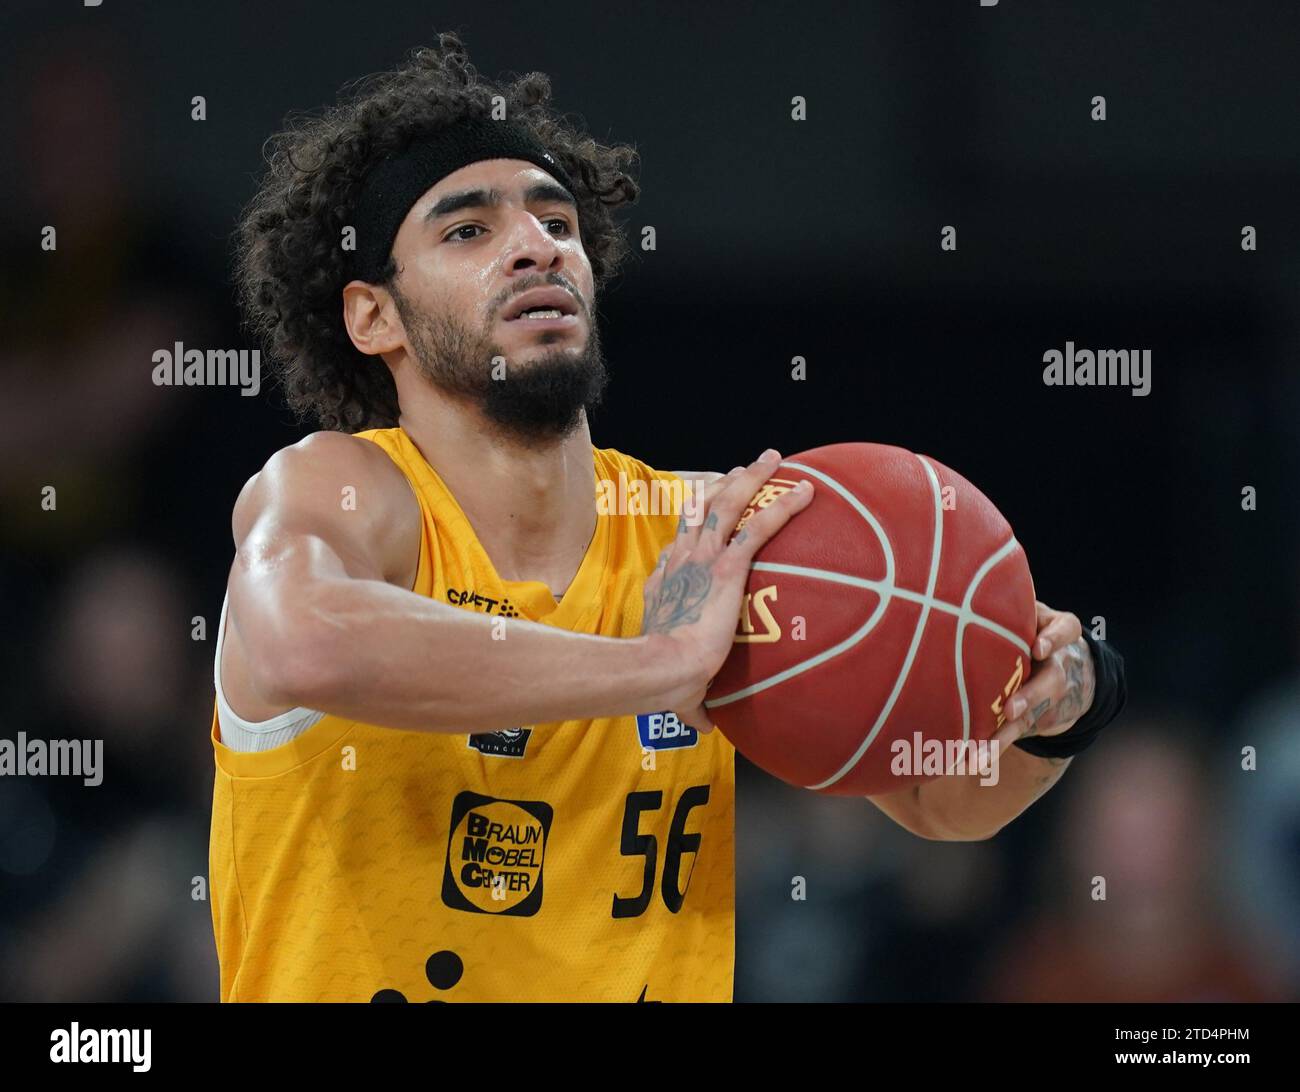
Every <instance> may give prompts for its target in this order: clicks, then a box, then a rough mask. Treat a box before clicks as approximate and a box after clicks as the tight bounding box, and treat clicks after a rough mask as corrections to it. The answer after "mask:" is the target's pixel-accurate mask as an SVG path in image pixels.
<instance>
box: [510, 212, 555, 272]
mask: <svg viewBox="0 0 1300 1092" xmlns="http://www.w3.org/2000/svg"><path fill="white" fill-rule="evenodd" d="M563 263H564V252H563V250H561V249H560V247H559V246H557V245H556V238H555V236H554V235H552V234H551V233H550V232H549V231H547V230H546V227H545V225H543V224H542V222H541V221H540V220H538V219H537V217H536V216H534V215H533V214H532V213H531V212H528V211H526V210H524V209H520V210H519V212H518V213H516V215H515V217H514V220H513V222H512V224H511V228H510V236H509V239H508V240H507V243H506V253H505V266H506V270H507V271H508V272H510V273H525V272H528V271H530V270H535V271H537V272H540V273H550V272H552V271H554V270H557V269H560V268H561V266H562V265H563Z"/></svg>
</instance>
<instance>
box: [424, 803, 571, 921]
mask: <svg viewBox="0 0 1300 1092" xmlns="http://www.w3.org/2000/svg"><path fill="white" fill-rule="evenodd" d="M553 814H554V813H553V812H552V810H551V805H550V804H547V803H546V802H545V801H543V800H498V799H497V798H496V797H494V796H483V795H482V794H480V793H476V792H462V793H459V794H457V796H456V799H455V800H454V801H452V805H451V833H450V835H449V837H448V838H447V867H446V869H445V871H444V872H443V875H442V901H443V902H444V903H446V904H447V905H448V906H450V907H451V908H452V909H453V910H468V911H469V912H470V913H474V914H511V915H514V916H516V917H532V915H533V914H536V913H537V911H538V910H540V909H541V906H542V862H543V861H544V860H545V858H546V839H547V836H548V835H549V834H550V832H551V818H552V815H553Z"/></svg>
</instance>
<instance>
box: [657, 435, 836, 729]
mask: <svg viewBox="0 0 1300 1092" xmlns="http://www.w3.org/2000/svg"><path fill="white" fill-rule="evenodd" d="M780 462H781V455H780V453H779V452H776V451H771V450H769V451H766V452H764V453H763V455H762V456H760V457H759V458H758V459H756V460H755V461H754V462H752V463H750V465H749V466H747V467H741V466H738V467H736V468H735V469H734V470H732V471H731V473H729V474H726V475H724V476H723V477H721V478H719V479H717V480H716V481H713V482H710V483H709V484H708V485H706V486H704V488H703V490H702V491H701V494H700V501H701V505H702V508H701V510H700V511H699V512H697V516H698V518H696V519H694V520H687V518H686V517H685V516H681V517H679V519H678V523H677V537H676V538H675V539H674V540H673V542H672V544H671V545H670V546H667V547H665V548H664V550H663V552H662V553H661V554H660V555H659V563H658V565H657V566H656V567H655V570H654V572H653V573H652V574H651V575H650V577H649V579H647V580H646V583H645V591H644V601H645V614H644V620H643V622H642V625H641V632H642V634H644V635H647V636H649V635H658V636H660V637H662V638H664V641H663V642H661V646H662V647H664V648H665V650H666V655H667V657H668V659H669V660H670V661H672V663H673V668H672V670H673V672H674V676H675V681H674V683H673V685H672V686H671V688H670V690H669V692H668V701H669V708H670V709H671V711H672V712H674V713H676V714H677V717H678V719H680V720H681V721H682V723H684V724H688V725H690V726H691V727H693V728H696V729H697V730H699V731H701V732H710V731H712V730H713V721H712V720H711V719H710V717H709V714H708V711H707V710H706V709H705V708H704V695H705V692H706V691H707V690H708V687H709V683H711V682H712V681H713V677H714V676H715V675H716V674H717V673H718V671H719V670H720V669H721V668H722V664H723V661H725V660H726V658H727V656H728V655H729V654H730V653H731V648H732V638H733V637H734V636H735V633H736V625H737V622H738V620H739V618H740V605H741V601H742V598H743V596H744V592H745V584H746V582H747V580H748V577H749V566H750V563H751V562H752V561H753V559H754V554H755V553H757V552H758V550H759V548H760V547H761V546H762V545H763V544H764V543H765V542H767V541H768V539H770V538H771V537H772V536H773V535H775V534H776V533H777V531H779V530H780V529H781V528H782V527H784V526H785V524H786V522H787V521H788V520H789V519H790V517H791V516H793V515H794V514H795V513H796V512H799V511H802V510H803V509H804V508H806V507H807V506H808V503H809V502H810V501H811V500H812V496H813V488H812V483H810V482H800V483H799V485H798V487H796V488H795V489H792V490H790V491H789V492H788V493H784V494H783V495H781V496H780V497H778V498H777V499H776V501H775V502H773V503H772V504H770V505H768V506H767V507H766V508H760V509H759V510H758V511H757V512H755V513H754V515H753V516H752V517H750V519H749V520H748V521H747V522H746V524H745V526H744V527H743V528H742V529H741V530H740V531H738V532H736V534H735V537H734V538H733V537H731V533H732V530H733V528H734V527H735V526H736V524H737V523H738V522H739V521H740V517H741V515H742V514H743V513H744V511H745V509H746V508H747V507H748V506H749V502H750V501H751V500H752V499H753V497H754V495H755V494H756V493H757V492H758V490H759V489H760V487H761V486H762V485H763V483H764V482H766V481H767V479H768V478H770V477H771V476H772V475H773V473H775V471H776V469H777V466H778V465H779V464H780ZM729 538H730V541H728V539H729Z"/></svg>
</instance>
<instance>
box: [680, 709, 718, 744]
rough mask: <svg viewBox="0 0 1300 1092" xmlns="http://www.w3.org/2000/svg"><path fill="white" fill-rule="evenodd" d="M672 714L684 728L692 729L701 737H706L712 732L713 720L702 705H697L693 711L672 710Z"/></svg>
mask: <svg viewBox="0 0 1300 1092" xmlns="http://www.w3.org/2000/svg"><path fill="white" fill-rule="evenodd" d="M673 712H674V713H675V714H676V715H677V719H678V720H680V721H681V722H682V723H683V724H684V725H686V727H688V728H694V729H695V730H696V731H697V732H699V733H700V734H701V735H704V736H707V735H708V734H709V733H710V732H712V731H713V727H714V725H713V718H712V717H710V716H709V712H708V710H707V709H705V708H704V706H702V705H697V706H695V708H694V709H674V710H673Z"/></svg>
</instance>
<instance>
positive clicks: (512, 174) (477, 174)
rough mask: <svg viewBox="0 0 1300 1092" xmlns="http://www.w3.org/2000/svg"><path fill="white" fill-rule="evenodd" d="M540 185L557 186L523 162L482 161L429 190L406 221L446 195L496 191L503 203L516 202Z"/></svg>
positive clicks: (545, 173)
mask: <svg viewBox="0 0 1300 1092" xmlns="http://www.w3.org/2000/svg"><path fill="white" fill-rule="evenodd" d="M540 182H550V183H551V184H553V185H559V182H557V181H556V179H555V178H553V177H552V176H551V175H550V174H548V173H547V172H546V171H544V170H542V169H541V168H540V167H538V166H535V165H534V164H532V163H529V162H528V160H526V159H483V160H480V161H479V162H477V163H471V164H469V165H468V166H466V167H461V168H460V169H459V170H455V171H452V172H451V174H449V175H447V177H446V178H444V179H442V180H441V181H439V182H438V183H437V184H436V185H434V186H431V187H430V188H429V189H427V190H425V191H424V193H423V194H421V195H420V199H419V200H418V201H416V203H415V204H414V205H412V206H411V211H410V213H409V214H408V215H409V217H414V218H420V217H423V216H424V214H425V213H426V212H427V211H428V210H429V209H430V208H431V207H432V206H433V205H434V204H435V203H436V202H437V201H439V200H441V199H442V198H443V197H445V196H447V195H448V194H452V193H460V192H462V191H464V190H473V189H496V190H500V191H501V193H502V194H503V195H504V196H505V198H506V200H507V201H517V200H519V199H520V198H521V197H522V195H523V193H524V191H525V190H527V189H528V188H529V187H530V186H535V185H537V184H538V183H540Z"/></svg>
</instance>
